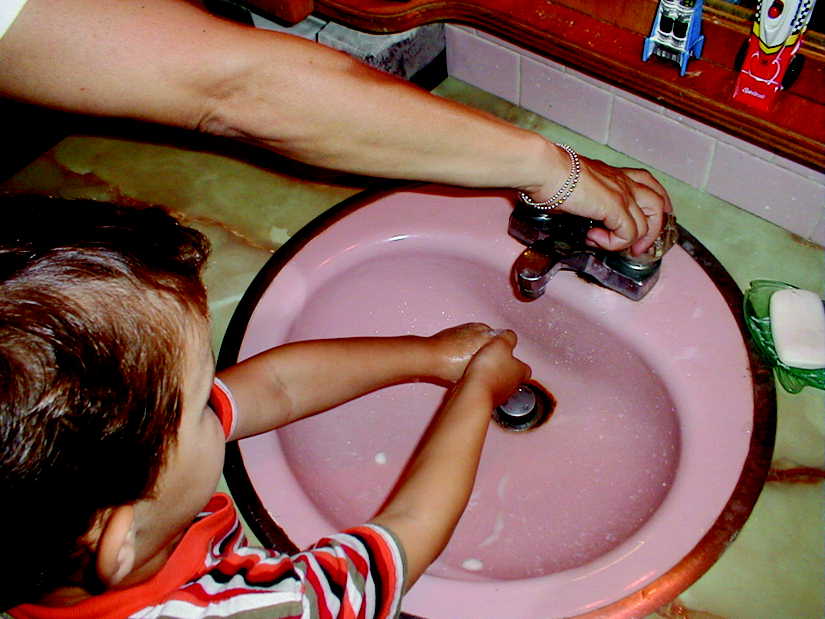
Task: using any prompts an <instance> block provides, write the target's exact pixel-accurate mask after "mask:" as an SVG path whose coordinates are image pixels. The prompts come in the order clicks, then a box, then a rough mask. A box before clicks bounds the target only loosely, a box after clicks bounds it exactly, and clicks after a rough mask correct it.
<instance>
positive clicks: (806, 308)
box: [770, 288, 825, 370]
mask: <svg viewBox="0 0 825 619" xmlns="http://www.w3.org/2000/svg"><path fill="white" fill-rule="evenodd" d="M770 312H771V333H772V334H773V343H774V346H775V347H776V355H777V356H778V357H779V360H780V361H781V362H782V363H784V364H785V365H788V366H790V367H793V368H800V369H803V370H815V369H818V368H825V308H823V306H822V300H821V299H820V298H819V296H817V294H816V293H814V292H811V291H810V290H797V289H795V288H785V289H783V290H777V291H776V292H774V293H773V294H772V295H771V309H770Z"/></svg>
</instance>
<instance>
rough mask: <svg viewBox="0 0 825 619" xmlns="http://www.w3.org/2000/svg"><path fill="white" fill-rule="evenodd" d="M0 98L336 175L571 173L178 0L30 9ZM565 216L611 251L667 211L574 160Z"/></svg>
mask: <svg viewBox="0 0 825 619" xmlns="http://www.w3.org/2000/svg"><path fill="white" fill-rule="evenodd" d="M0 65H2V66H3V71H2V73H0V94H2V95H4V96H7V97H11V98H15V99H18V100H22V101H27V102H31V103H38V104H41V105H46V106H49V107H53V108H57V109H62V110H68V111H72V112H79V113H85V114H93V115H100V116H119V117H127V118H136V119H141V120H145V121H150V122H157V123H164V124H168V125H173V126H179V127H185V128H189V129H193V130H200V131H205V132H208V133H213V134H217V135H222V136H228V137H232V138H235V139H240V140H244V141H247V142H252V143H254V144H257V145H259V146H261V147H264V148H268V149H271V150H274V151H276V152H278V153H281V154H283V155H286V156H288V157H291V158H294V159H297V160H299V161H303V162H305V163H309V164H313V165H318V166H322V167H327V168H334V169H338V170H342V171H346V172H355V173H364V174H370V175H373V176H383V177H388V178H399V179H415V180H422V181H432V182H440V183H447V184H454V185H462V186H468V187H509V188H514V189H519V190H523V191H526V192H528V193H529V194H530V195H531V196H532V197H533V198H534V199H536V200H542V199H545V198H547V197H549V196H550V195H551V194H553V193H554V192H555V190H556V189H557V188H558V187H559V186H560V185H561V183H562V181H563V180H564V179H565V178H566V176H567V174H568V170H569V160H568V158H567V155H566V154H565V153H564V152H562V151H560V150H559V149H558V147H556V146H554V145H553V144H552V143H550V142H548V141H547V140H545V139H544V138H543V137H542V136H540V135H538V134H536V133H534V132H530V131H526V130H523V129H520V128H518V127H515V126H514V125H511V124H509V123H507V122H504V121H502V120H500V119H498V118H495V117H493V116H491V115H488V114H485V113H482V112H479V111H477V110H473V109H471V108H468V107H466V106H463V105H459V104H457V103H454V102H451V101H447V100H445V99H442V98H439V97H436V96H433V95H431V94H430V93H428V92H426V91H424V90H422V89H419V88H417V87H415V86H412V85H410V84H408V83H407V82H404V81H402V80H399V79H397V78H394V77H392V76H389V75H387V74H384V73H382V72H379V71H377V70H374V69H371V68H369V67H367V66H366V65H364V64H362V63H360V62H358V61H356V60H354V59H352V58H350V57H349V56H347V55H345V54H343V53H341V52H337V51H334V50H331V49H328V48H325V47H323V46H321V45H318V44H316V43H312V42H309V41H305V40H303V39H300V38H298V37H293V36H290V35H287V34H280V33H274V32H269V31H264V30H256V29H254V28H250V27H247V26H243V25H240V24H235V23H233V22H229V21H226V20H222V19H219V18H216V17H214V16H212V15H210V14H209V13H207V12H206V11H204V10H203V9H202V8H200V7H199V6H196V5H194V4H191V3H189V2H186V1H184V0H144V1H142V2H98V1H97V0H62V1H61V2H59V3H54V2H49V1H48V0H29V2H28V3H27V5H26V6H25V7H24V9H23V10H22V11H21V13H20V15H19V16H18V18H17V20H16V21H15V23H14V24H12V26H11V28H10V29H9V31H8V32H7V34H6V35H5V37H3V38H2V39H0ZM582 161H583V172H582V180H581V182H580V183H579V186H578V188H577V189H576V192H575V193H574V194H573V196H572V197H571V199H570V200H569V201H568V202H567V203H566V204H565V206H564V210H568V211H570V212H574V213H577V214H579V215H583V216H587V217H591V218H594V219H598V220H602V221H604V222H605V226H606V228H607V229H608V231H607V232H604V231H599V232H595V233H593V234H592V235H591V239H592V240H594V241H595V242H597V243H598V244H600V245H602V246H604V247H607V248H610V249H617V248H622V247H626V246H628V245H631V244H633V247H634V249H636V250H637V251H642V250H643V249H645V248H646V247H647V246H649V245H650V243H652V241H653V239H654V238H655V236H657V234H658V232H659V230H660V229H661V225H662V223H661V222H662V213H663V212H664V211H667V210H670V202H669V199H668V197H667V193H666V192H665V190H664V189H663V188H662V187H661V185H660V184H659V183H658V182H657V181H656V180H655V179H653V177H652V176H651V175H650V174H649V173H647V172H645V171H642V170H625V169H618V168H613V167H611V166H606V165H605V164H603V163H601V162H598V161H594V160H590V159H587V158H583V160H582Z"/></svg>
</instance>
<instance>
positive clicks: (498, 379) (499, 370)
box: [461, 330, 530, 407]
mask: <svg viewBox="0 0 825 619" xmlns="http://www.w3.org/2000/svg"><path fill="white" fill-rule="evenodd" d="M516 342H517V338H516V334H515V333H513V332H512V331H509V330H507V331H502V332H500V334H499V335H497V336H496V337H494V338H493V339H492V340H490V341H489V342H488V343H487V344H485V345H484V346H483V347H482V348H481V349H480V350H479V351H478V352H477V353H476V354H475V355H474V356H473V358H472V360H471V361H470V363H469V365H468V366H467V369H466V371H465V372H464V376H463V377H462V379H461V382H478V383H480V384H481V385H483V387H484V388H485V389H487V390H488V391H489V393H490V397H491V399H492V404H493V406H494V407H495V406H498V405H499V404H501V403H502V402H504V401H505V400H507V398H509V397H510V396H511V395H512V394H513V392H514V391H515V390H516V388H517V387H518V386H519V384H521V383H523V382H526V381H527V380H529V379H530V366H528V365H527V364H526V363H524V362H523V361H521V360H519V359H517V358H516V357H515V356H514V355H513V349H514V348H515V346H516Z"/></svg>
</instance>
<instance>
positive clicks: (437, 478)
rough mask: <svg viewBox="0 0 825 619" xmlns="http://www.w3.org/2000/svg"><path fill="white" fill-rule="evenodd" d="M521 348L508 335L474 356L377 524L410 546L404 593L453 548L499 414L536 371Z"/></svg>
mask: <svg viewBox="0 0 825 619" xmlns="http://www.w3.org/2000/svg"><path fill="white" fill-rule="evenodd" d="M515 344H516V336H515V334H514V333H513V332H511V331H507V332H505V333H504V334H502V335H500V336H499V337H496V338H495V339H494V340H492V341H491V342H489V343H488V344H487V345H485V346H484V347H483V348H482V349H481V350H480V351H479V352H478V353H477V354H476V355H475V357H474V358H473V359H472V361H471V362H470V364H469V365H468V367H467V370H466V371H465V373H464V376H463V377H462V378H461V380H460V381H459V382H458V383H457V384H456V385H455V386H454V387H453V389H452V392H451V393H450V395H449V397H448V399H447V401H446V402H445V404H444V405H443V406H442V408H441V411H440V412H439V414H438V415H437V416H436V418H435V420H434V422H433V425H432V426H431V427H430V429H429V432H428V434H427V435H426V437H425V438H424V440H423V442H422V443H421V445H420V447H419V449H418V451H417V452H416V454H415V456H414V458H413V459H412V461H411V462H410V464H409V465H408V467H407V469H406V471H405V473H404V476H403V477H402V480H401V481H400V483H399V485H398V486H397V487H396V490H395V491H394V493H393V494H392V496H391V497H390V499H389V500H388V502H387V503H386V504H385V506H384V507H383V508H382V510H381V511H380V512H379V513H378V515H377V516H375V517H374V518H373V520H372V521H373V522H374V523H376V524H380V525H382V526H385V527H386V528H387V529H389V530H391V531H392V532H393V533H394V534H395V535H396V536H397V537H398V538H399V540H400V542H401V545H402V546H403V547H404V550H405V552H406V555H407V574H408V576H407V582H406V583H405V590H407V589H409V588H410V587H411V586H412V585H413V583H415V581H416V580H417V579H418V577H419V576H420V575H421V574H422V573H423V572H424V570H425V569H427V566H429V565H430V563H432V562H433V561H434V560H435V559H436V557H438V555H439V554H440V553H441V551H442V550H443V549H444V547H445V546H446V545H447V542H448V540H449V539H450V536H451V535H452V532H453V530H454V529H455V526H456V524H457V523H458V519H459V518H460V516H461V514H462V512H463V511H464V508H465V506H466V505H467V501H468V500H469V497H470V493H471V491H472V488H473V483H474V481H475V475H476V470H477V468H478V462H479V457H480V455H481V448H482V446H483V444H484V438H485V436H486V433H487V427H488V425H489V423H490V415H491V413H492V411H493V409H494V408H495V406H497V405H499V404H501V403H502V402H503V401H504V400H506V399H507V398H508V397H509V395H510V394H511V393H512V392H513V391H515V389H516V387H517V386H518V384H519V383H521V382H523V381H525V380H527V379H528V378H529V377H530V369H529V367H527V366H526V365H525V364H524V363H522V362H521V361H519V360H518V359H516V358H515V357H513V355H512V352H513V347H514V346H515Z"/></svg>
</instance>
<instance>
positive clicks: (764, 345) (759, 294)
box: [744, 279, 825, 393]
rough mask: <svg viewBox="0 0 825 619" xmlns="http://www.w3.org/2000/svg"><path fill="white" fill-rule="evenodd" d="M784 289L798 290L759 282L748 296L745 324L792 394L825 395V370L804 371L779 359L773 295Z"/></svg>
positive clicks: (750, 289)
mask: <svg viewBox="0 0 825 619" xmlns="http://www.w3.org/2000/svg"><path fill="white" fill-rule="evenodd" d="M783 288H797V287H796V286H792V285H791V284H786V283H785V282H778V281H774V280H770V279H756V280H754V281H752V282H751V283H750V287H749V288H748V290H747V292H745V303H744V310H745V322H746V324H747V325H748V331H750V334H751V338H753V342H754V345H755V346H756V350H757V351H758V352H759V354H760V355H761V356H762V358H763V359H765V361H767V362H768V363H769V364H771V365H772V366H773V369H774V373H775V374H776V377H777V379H778V380H779V382H780V384H781V385H782V386H783V387H784V388H785V391H788V392H789V393H799V392H800V391H802V389H803V388H804V387H813V388H815V389H822V390H824V391H825V368H819V369H816V370H803V369H800V368H794V367H791V366H788V365H785V364H784V363H782V362H781V361H780V360H779V357H777V355H776V348H775V347H774V344H773V334H772V333H771V312H770V308H771V303H770V302H771V295H773V293H774V292H776V291H777V290H782V289H783Z"/></svg>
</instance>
